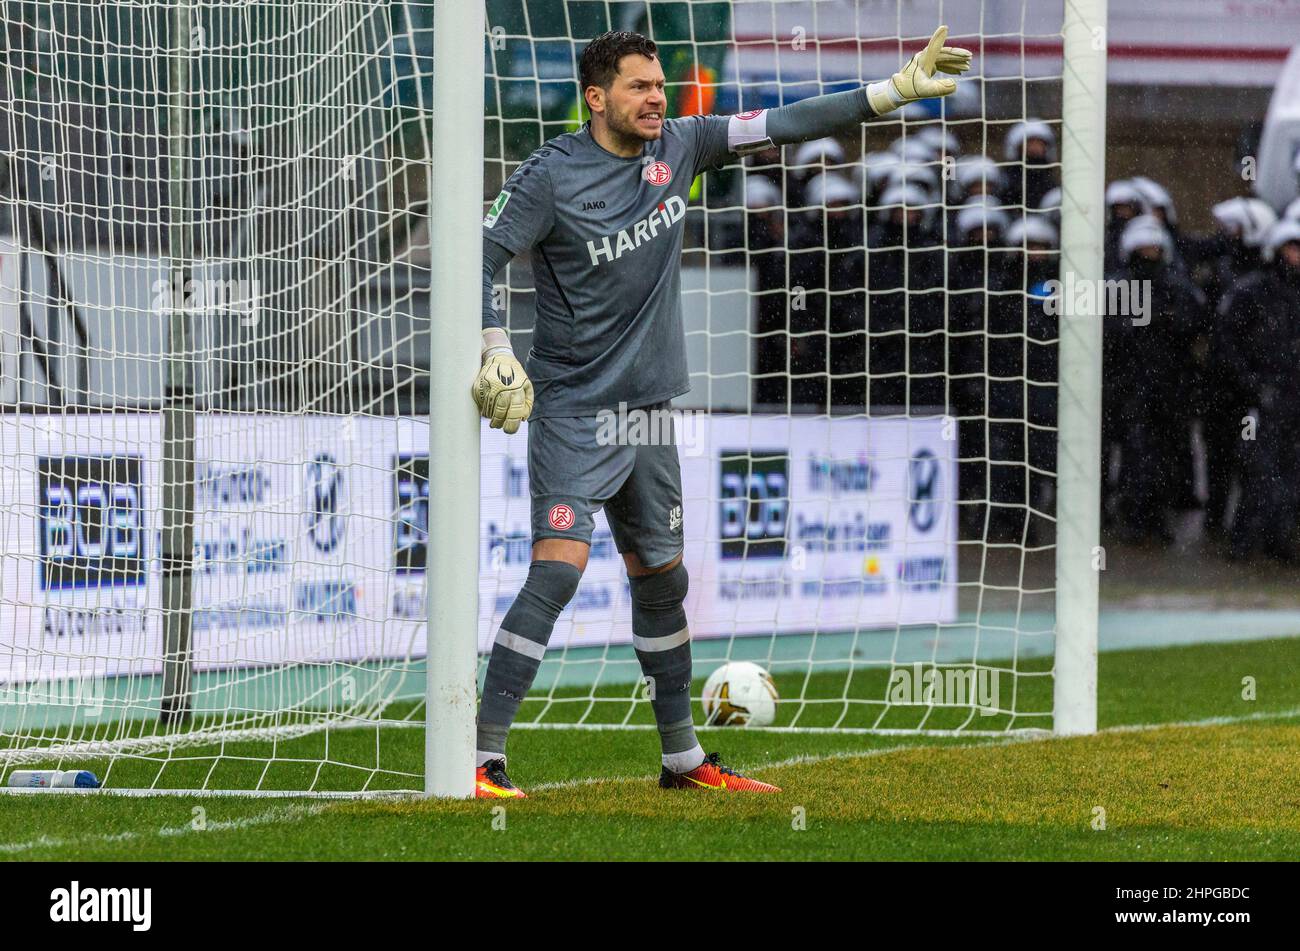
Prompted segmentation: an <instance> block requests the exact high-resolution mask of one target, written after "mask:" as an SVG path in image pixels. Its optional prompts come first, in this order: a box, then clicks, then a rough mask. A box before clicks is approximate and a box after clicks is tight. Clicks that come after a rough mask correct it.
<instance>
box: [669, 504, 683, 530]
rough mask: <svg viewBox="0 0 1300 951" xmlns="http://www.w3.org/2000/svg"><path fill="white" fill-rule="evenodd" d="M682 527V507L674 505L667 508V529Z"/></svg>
mask: <svg viewBox="0 0 1300 951" xmlns="http://www.w3.org/2000/svg"><path fill="white" fill-rule="evenodd" d="M681 527H682V507H681V506H680V505H674V506H673V507H672V508H670V509H669V510H668V531H670V532H675V531H677V530H678V529H679V528H681Z"/></svg>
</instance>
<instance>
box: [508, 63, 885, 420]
mask: <svg viewBox="0 0 1300 951" xmlns="http://www.w3.org/2000/svg"><path fill="white" fill-rule="evenodd" d="M871 115H872V113H871V111H870V107H869V105H868V102H867V96H866V91H865V90H864V89H856V90H851V91H849V92H843V93H833V94H831V95H827V96H816V97H813V98H811V99H807V100H804V101H802V102H799V103H795V104H793V105H790V106H783V107H781V108H778V109H769V110H758V111H755V112H744V113H740V114H739V115H734V116H687V117H684V118H678V119H666V120H665V121H664V124H663V132H662V134H661V135H660V137H659V138H658V139H656V140H654V141H652V142H646V143H645V144H644V147H643V150H642V153H641V155H638V156H635V157H633V158H621V157H619V156H617V155H614V154H612V153H611V152H608V151H606V150H605V149H603V148H601V146H600V145H598V144H597V143H596V141H595V140H594V139H593V138H592V136H591V131H590V128H589V126H587V125H584V126H583V127H582V128H581V129H579V130H578V131H577V132H570V133H566V134H565V135H561V136H557V137H556V138H554V139H551V140H550V141H549V142H547V143H546V144H545V145H543V146H542V147H541V148H540V149H538V150H537V151H536V152H534V153H533V154H532V155H530V156H529V157H528V158H527V159H526V160H525V161H524V163H523V164H522V165H520V166H519V168H517V169H516V170H515V173H514V174H513V175H511V176H510V178H509V179H508V180H507V181H506V183H505V186H504V188H502V190H501V194H499V195H498V196H497V199H496V201H494V202H493V203H492V207H491V208H490V209H489V210H488V213H487V217H485V218H484V219H483V237H484V239H485V241H484V246H485V249H490V245H491V244H496V245H499V246H501V247H502V248H504V249H505V250H506V251H507V252H509V254H510V255H512V256H513V255H516V254H522V253H524V252H525V251H531V252H532V264H533V280H534V282H535V284H536V288H537V323H536V327H535V328H534V332H533V348H532V350H531V351H529V353H528V360H527V364H526V367H525V369H526V372H527V373H528V376H529V378H530V379H531V380H532V381H533V388H534V397H535V401H534V405H533V416H534V417H541V416H594V415H596V414H597V413H598V412H600V410H602V409H612V410H617V408H618V405H619V403H625V404H627V406H628V407H629V408H631V407H636V406H648V405H650V404H653V403H659V402H662V401H664V400H670V399H672V398H673V397H675V396H680V395H681V394H682V393H685V392H686V391H687V390H689V389H690V378H689V375H688V372H687V367H686V338H685V335H684V333H683V330H682V306H681V267H680V259H681V251H682V234H683V232H684V230H685V224H686V221H685V219H686V204H687V201H688V199H689V195H690V190H691V182H692V181H693V180H694V179H695V177H696V176H697V175H698V174H700V173H701V172H703V171H705V170H706V169H708V168H712V167H716V166H719V165H721V164H722V163H723V162H725V161H726V159H727V157H728V155H729V153H731V152H735V153H738V154H745V153H747V152H750V151H756V150H758V149H761V148H764V147H767V146H769V145H772V144H778V145H779V144H782V143H785V142H799V141H803V140H805V139H809V138H813V137H815V136H819V135H827V134H829V133H830V132H831V131H834V130H836V129H841V128H846V127H848V126H850V125H853V124H856V123H859V122H862V121H864V120H866V119H867V118H868V117H870V116H871ZM497 263H499V264H504V263H505V262H504V261H499V262H497ZM487 270H488V271H489V272H490V271H492V268H491V266H489V267H488V268H487ZM484 280H485V288H484V292H485V304H484V308H483V323H484V326H500V324H501V321H500V318H499V317H498V316H497V315H496V313H495V312H494V311H493V310H492V307H491V304H490V300H491V280H492V274H491V273H487V274H485V277H484Z"/></svg>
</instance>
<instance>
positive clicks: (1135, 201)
mask: <svg viewBox="0 0 1300 951" xmlns="http://www.w3.org/2000/svg"><path fill="white" fill-rule="evenodd" d="M1115 205H1137V206H1138V208H1140V209H1141V211H1140V212H1139V214H1142V213H1145V212H1147V211H1150V210H1151V206H1150V205H1148V204H1147V199H1146V196H1145V195H1143V194H1142V190H1141V189H1140V188H1138V187H1137V186H1136V185H1134V184H1133V183H1132V182H1131V181H1129V180H1128V179H1126V178H1121V179H1119V180H1118V181H1114V182H1111V183H1110V184H1109V185H1107V186H1106V207H1107V208H1112V207H1114V206H1115Z"/></svg>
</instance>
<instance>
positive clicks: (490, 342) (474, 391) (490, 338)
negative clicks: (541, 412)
mask: <svg viewBox="0 0 1300 951" xmlns="http://www.w3.org/2000/svg"><path fill="white" fill-rule="evenodd" d="M482 356H483V365H482V367H480V368H479V371H478V376H477V377H476V378H475V380H474V385H473V386H472V387H471V388H470V395H471V396H472V397H473V398H474V405H475V406H477V407H478V411H479V413H480V414H481V415H482V416H483V418H484V419H488V420H491V422H490V423H489V425H490V426H491V427H492V428H493V429H504V430H505V431H506V432H507V433H517V432H519V424H520V423H521V422H523V421H524V420H526V419H527V418H528V417H529V416H530V415H531V414H532V412H533V381H532V380H530V379H528V374H526V373H525V372H524V366H523V364H522V363H520V362H519V360H518V358H517V357H516V356H515V351H514V350H513V349H512V348H511V346H510V338H509V337H507V336H506V332H505V331H504V330H502V329H501V328H499V327H489V328H488V329H487V330H484V331H483V355H482Z"/></svg>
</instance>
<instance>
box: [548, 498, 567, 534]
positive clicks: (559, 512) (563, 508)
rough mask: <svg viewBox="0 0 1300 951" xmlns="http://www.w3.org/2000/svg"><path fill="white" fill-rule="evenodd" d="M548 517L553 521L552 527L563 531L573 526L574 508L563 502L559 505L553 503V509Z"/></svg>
mask: <svg viewBox="0 0 1300 951" xmlns="http://www.w3.org/2000/svg"><path fill="white" fill-rule="evenodd" d="M546 517H547V520H548V521H550V523H551V528H556V529H559V530H560V531H562V532H566V531H568V530H569V529H571V528H573V509H571V508H569V506H567V505H565V504H564V503H563V502H561V503H560V504H559V505H552V506H551V511H550V512H549V513H547V516H546Z"/></svg>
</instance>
